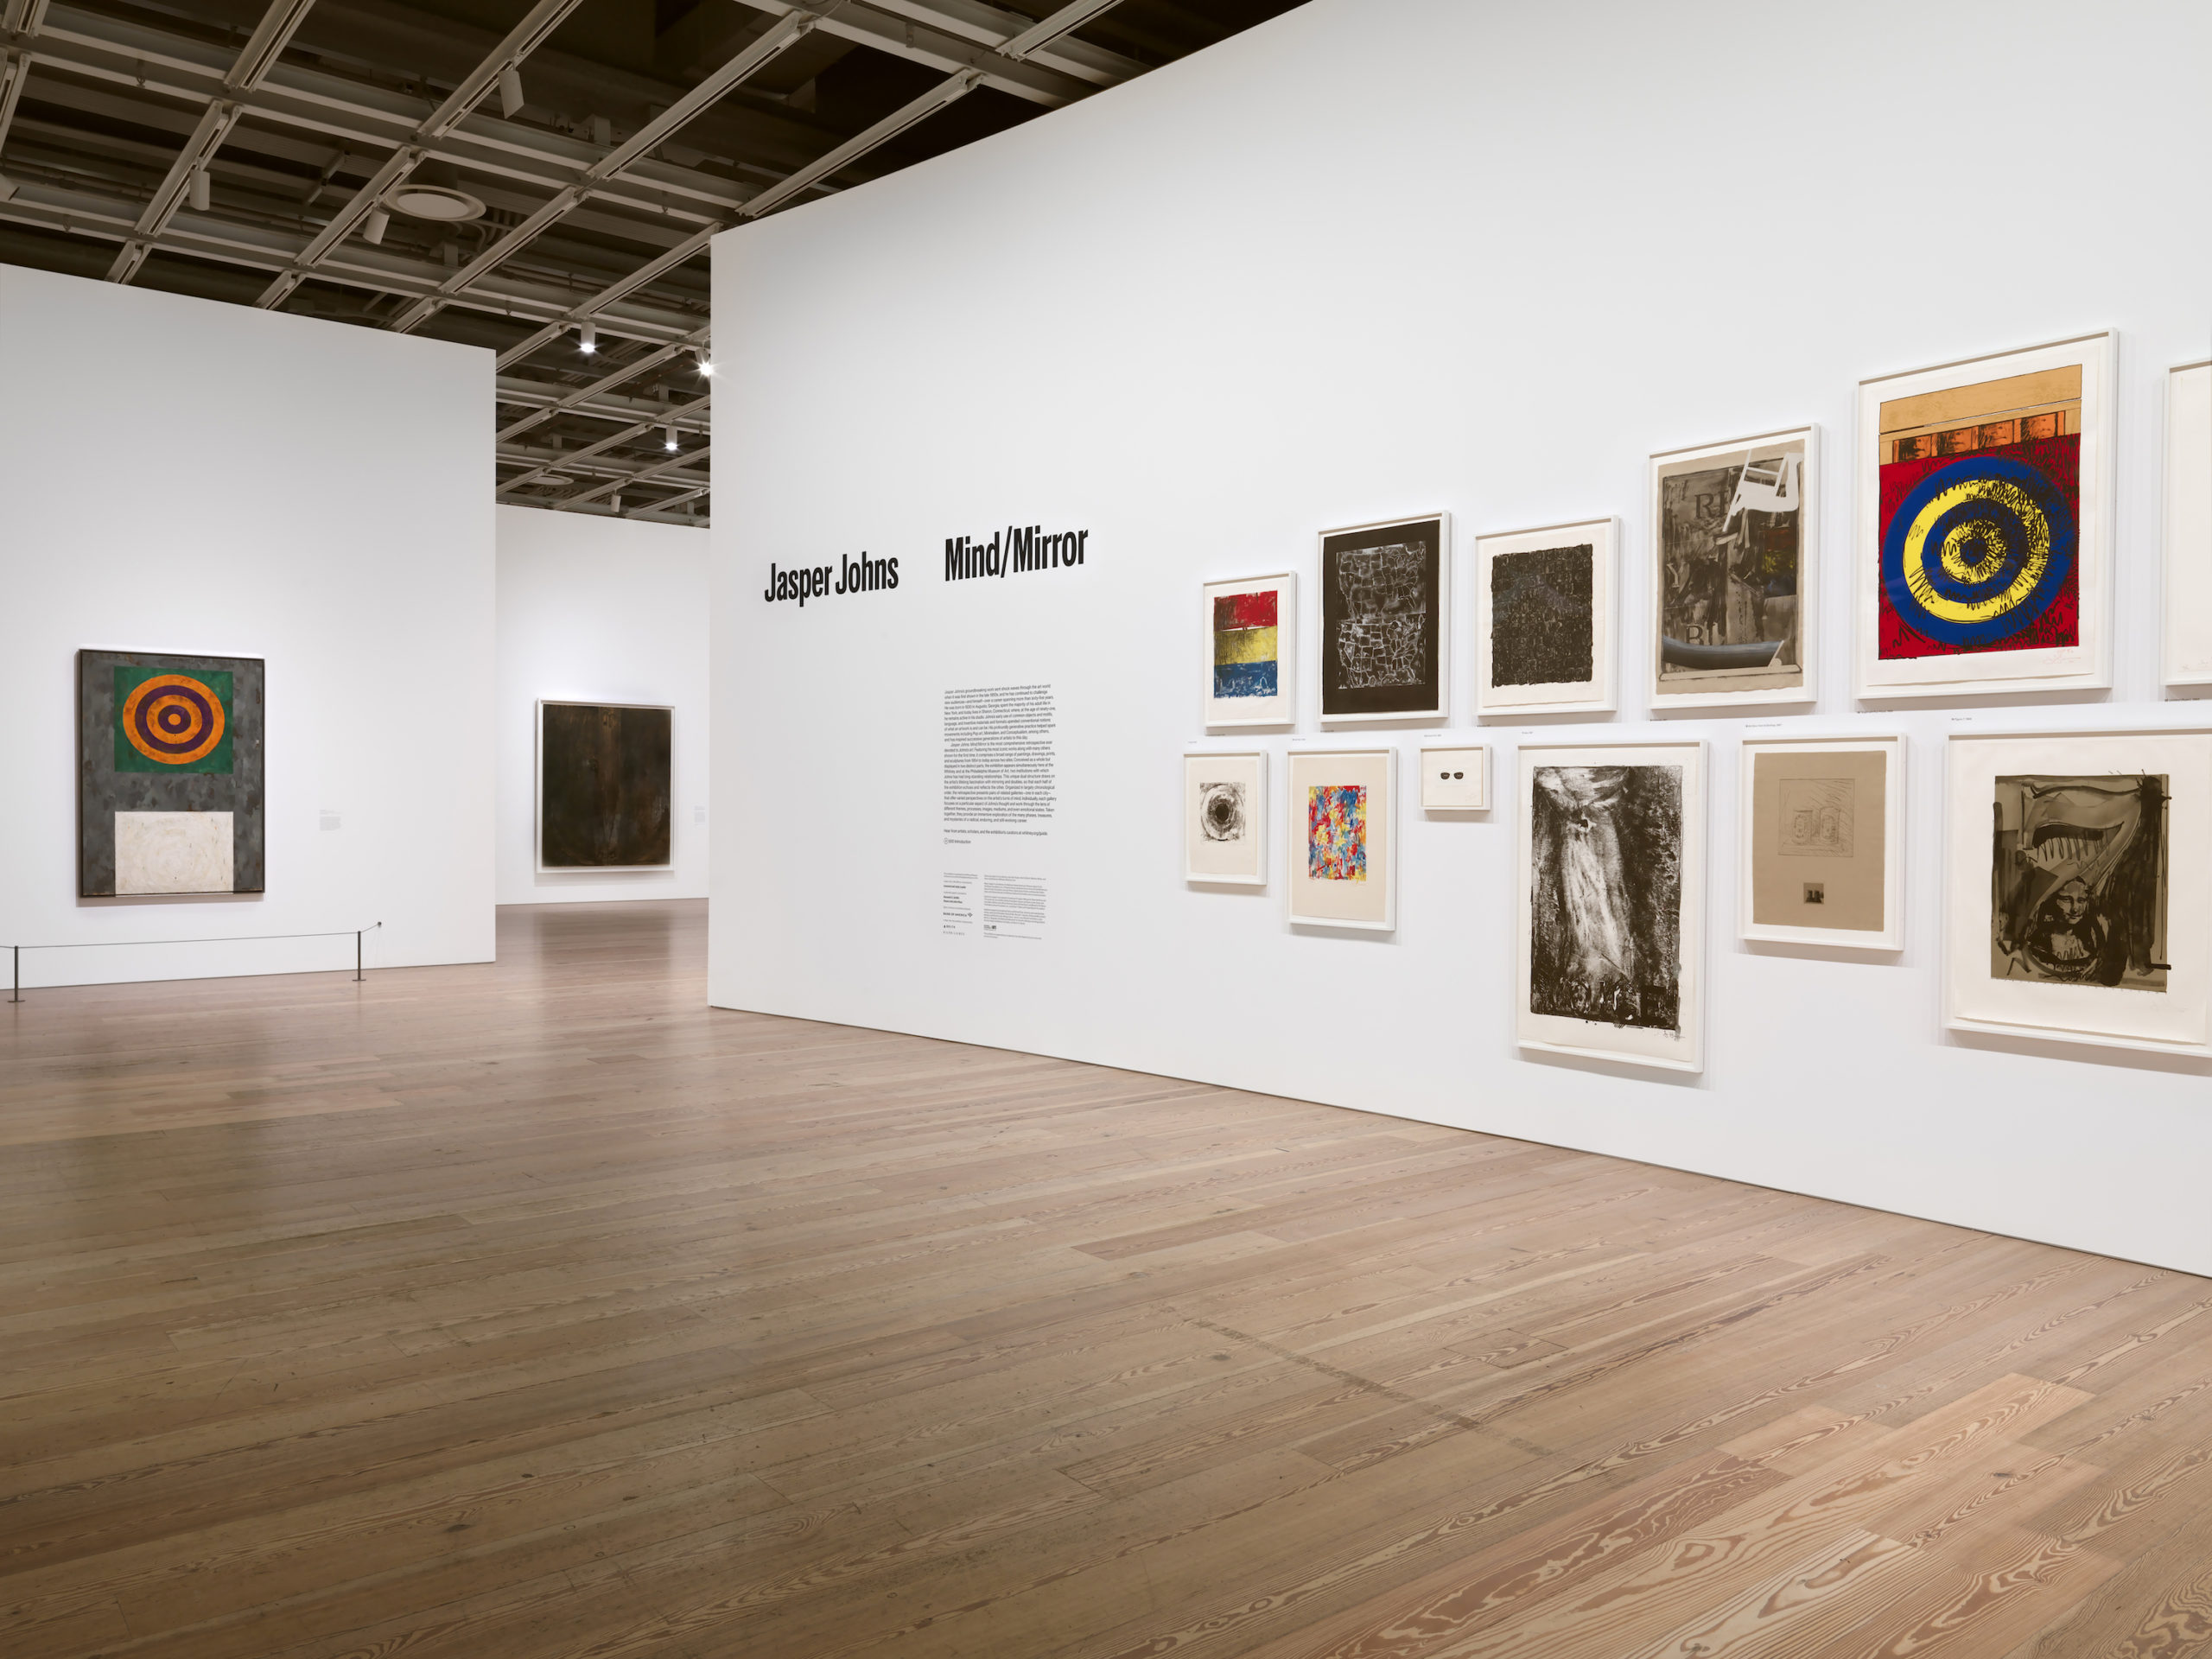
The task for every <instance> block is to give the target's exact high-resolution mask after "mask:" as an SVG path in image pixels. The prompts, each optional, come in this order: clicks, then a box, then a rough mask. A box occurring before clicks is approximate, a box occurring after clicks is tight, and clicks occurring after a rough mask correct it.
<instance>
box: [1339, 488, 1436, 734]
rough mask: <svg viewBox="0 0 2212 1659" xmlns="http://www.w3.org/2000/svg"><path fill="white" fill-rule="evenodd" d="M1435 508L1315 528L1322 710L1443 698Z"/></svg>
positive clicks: (1407, 709)
mask: <svg viewBox="0 0 2212 1659" xmlns="http://www.w3.org/2000/svg"><path fill="white" fill-rule="evenodd" d="M1444 535H1445V524H1444V521H1443V519H1441V518H1419V519H1409V520H1407V521H1404V522H1402V523H1399V524H1377V525H1369V526H1367V527H1366V528H1363V529H1359V530H1348V531H1335V532H1332V533H1331V534H1329V535H1325V536H1324V537H1322V538H1321V717H1322V718H1323V719H1324V720H1329V719H1358V718H1361V717H1367V718H1382V717H1386V716H1389V715H1434V714H1440V713H1441V712H1442V710H1443V708H1444V683H1443V668H1442V664H1443V661H1444V632H1443V629H1444V601H1445V594H1444Z"/></svg>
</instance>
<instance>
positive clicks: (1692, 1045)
mask: <svg viewBox="0 0 2212 1659" xmlns="http://www.w3.org/2000/svg"><path fill="white" fill-rule="evenodd" d="M1519 766H1520V785H1521V791H1520V806H1519V817H1520V833H1519V836H1518V841H1519V867H1518V873H1517V874H1516V887H1517V889H1518V900H1517V903H1516V909H1515V914H1516V930H1515V933H1514V939H1515V946H1516V951H1517V956H1518V959H1517V962H1516V968H1515V973H1514V983H1515V988H1516V1003H1515V1009H1514V1016H1515V1039H1516V1042H1517V1043H1518V1044H1519V1046H1521V1047H1522V1048H1523V1049H1527V1050H1531V1051H1535V1052H1543V1053H1549V1054H1562V1055H1572V1056H1575V1057H1578V1058H1586V1059H1598V1060H1611V1061H1616V1062H1618V1063H1621V1064H1624V1065H1642V1066H1650V1067H1653V1068H1655V1069H1658V1070H1662V1071H1679V1072H1690V1073H1695V1072H1700V1071H1704V1069H1705V1001H1706V985H1707V969H1706V926H1705V906H1706V858H1707V772H1708V769H1709V768H1708V756H1707V745H1706V741H1705V740H1704V739H1703V738H1691V739H1688V740H1662V739H1646V740H1641V741H1635V740H1631V741H1623V740H1621V739H1618V738H1611V739H1585V740H1578V741H1569V742H1560V743H1543V744H1530V745H1528V746H1525V747H1522V750H1521V751H1520V756H1519ZM1621 768H1636V769H1639V770H1641V769H1644V768H1659V769H1662V771H1663V770H1665V769H1668V768H1673V769H1675V770H1676V778H1675V787H1676V790H1677V794H1676V800H1677V802H1678V804H1679V822H1678V828H1677V831H1676V846H1675V853H1676V857H1675V871H1676V880H1675V893H1674V894H1673V896H1672V904H1673V912H1674V915H1675V941H1676V960H1675V964H1674V967H1675V976H1674V986H1673V992H1672V995H1673V996H1674V1007H1673V1009H1672V1018H1673V1020H1674V1024H1673V1025H1672V1026H1671V1027H1669V1026H1667V1025H1665V1024H1664V1023H1663V1019H1664V1017H1665V1016H1664V1015H1663V1014H1662V1015H1661V1016H1660V1017H1659V1018H1658V1019H1656V1020H1652V1022H1651V1023H1648V1024H1647V1023H1638V1022H1637V1021H1636V1016H1637V1014H1641V1015H1642V1016H1643V1018H1650V1015H1649V1001H1650V998H1651V996H1652V995H1653V994H1654V992H1655V990H1657V991H1659V992H1661V993H1662V994H1663V991H1664V983H1663V976H1660V975H1654V974H1650V973H1647V972H1645V971H1643V969H1642V968H1640V967H1639V969H1637V979H1636V981H1635V982H1634V983H1633V984H1630V983H1624V982H1621V981H1620V979H1619V977H1618V963H1619V959H1620V955H1621V952H1620V950H1619V945H1620V943H1621V941H1623V940H1625V941H1627V942H1628V943H1629V944H1630V945H1631V946H1633V945H1636V944H1638V943H1639V940H1638V938H1637V933H1636V931H1635V927H1634V924H1633V920H1632V918H1630V915H1629V913H1628V909H1629V906H1628V905H1627V901H1626V900H1624V899H1623V900H1618V901H1617V902H1616V904H1615V905H1614V906H1613V908H1614V909H1615V911H1616V913H1615V914H1613V915H1612V916H1611V920H1610V922H1609V921H1608V918H1606V917H1604V916H1597V917H1589V918H1586V919H1585V921H1584V922H1583V924H1582V925H1584V926H1586V927H1588V928H1591V929H1593V930H1603V931H1607V932H1608V933H1609V936H1610V938H1611V946H1612V952H1611V955H1610V956H1608V957H1605V959H1604V960H1605V965H1606V967H1607V969H1608V973H1609V974H1610V975H1611V976H1612V982H1611V983H1609V984H1604V985H1599V984H1598V983H1597V982H1594V981H1589V980H1585V981H1580V982H1576V983H1567V984H1563V983H1562V982H1561V981H1562V976H1561V975H1560V973H1559V972H1558V971H1557V965H1558V963H1559V960H1560V954H1561V953H1560V932H1561V928H1562V926H1563V925H1567V926H1571V925H1573V924H1572V923H1571V922H1568V921H1567V919H1566V917H1565V910H1566V908H1567V906H1566V904H1565V903H1564V902H1563V895H1564V894H1565V893H1567V892H1569V891H1572V892H1573V893H1577V894H1587V893H1590V892H1592V890H1593V888H1594V889H1595V890H1599V891H1603V892H1611V893H1618V891H1619V888H1618V885H1615V884H1617V883H1618V880H1620V875H1621V873H1624V872H1626V871H1630V870H1633V871H1635V872H1637V879H1638V880H1649V879H1650V878H1649V872H1650V871H1652V870H1654V869H1657V868H1662V865H1661V864H1660V863H1659V862H1658V861H1655V860H1653V859H1651V858H1649V856H1646V855H1643V853H1644V851H1645V849H1638V848H1635V847H1631V846H1630V845H1628V844H1626V843H1625V842H1624V840H1623V839H1622V831H1623V830H1624V829H1625V828H1626V827H1627V824H1628V823H1629V820H1628V819H1627V818H1625V817H1616V816H1615V815H1616V811H1617V809H1618V805H1619V803H1620V797H1619V795H1618V791H1619V790H1620V788H1621V787H1622V784H1623V780H1621V779H1619V778H1618V776H1615V777H1612V778H1610V779H1609V778H1608V777H1607V776H1606V774H1608V773H1611V772H1615V769H1621ZM1547 772H1559V773H1563V774H1566V776H1565V777H1564V778H1554V779H1547V778H1546V777H1545V776H1544V774H1546V773H1547ZM1593 774H1594V775H1593ZM1639 781H1641V780H1639ZM1562 786H1566V788H1567V791H1568V792H1567V793H1566V794H1564V795H1562V793H1561V790H1562ZM1608 791H1613V792H1612V793H1611V794H1610V795H1609V793H1608ZM1540 815H1542V816H1543V817H1545V819H1546V823H1545V824H1544V825H1543V826H1542V827H1541V828H1540V826H1539V823H1538V818H1539V817H1540ZM1578 816H1579V817H1580V824H1579V829H1580V834H1578V836H1576V837H1575V841H1576V850H1574V851H1573V854H1572V855H1573V856H1574V857H1576V858H1578V859H1583V860H1594V861H1595V863H1593V864H1592V868H1591V871H1589V872H1586V873H1585V874H1586V878H1587V879H1581V880H1578V879H1576V878H1575V874H1574V873H1573V872H1572V871H1567V870H1566V869H1565V868H1563V866H1564V863H1565V861H1566V859H1567V856H1568V855H1569V854H1568V852H1567V849H1566V843H1565V842H1563V841H1561V840H1560V839H1559V838H1558V837H1557V836H1555V834H1554V829H1555V827H1556V826H1557V825H1558V824H1559V823H1562V822H1572V821H1574V820H1575V819H1576V818H1577V817H1578ZM1598 819H1605V820H1606V822H1605V823H1604V824H1603V825H1599V824H1597V823H1594V822H1593V821H1594V820H1598ZM1593 829H1599V830H1601V831H1602V832H1601V833H1592V830H1593ZM1540 842H1544V843H1548V846H1549V847H1550V848H1551V849H1552V850H1550V851H1548V852H1546V853H1545V854H1543V856H1544V858H1545V859H1546V861H1547V869H1548V874H1547V875H1546V876H1544V877H1542V878H1540V877H1539V876H1538V874H1537V870H1536V864H1537V860H1538V857H1539V843H1540ZM1609 872H1610V874H1609ZM1540 885H1541V886H1543V887H1545V888H1546V889H1547V893H1546V896H1545V897H1544V899H1542V904H1543V908H1544V909H1545V911H1546V913H1547V918H1548V919H1547V920H1546V922H1545V923H1544V925H1543V927H1542V930H1541V931H1542V933H1543V936H1544V937H1543V938H1542V939H1541V940H1540V938H1539V926H1538V920H1537V913H1536V912H1537V910H1538V906H1539V894H1538V891H1537V889H1538V887H1539V886H1540ZM1657 908H1659V909H1661V910H1662V911H1663V908H1664V907H1663V906H1660V907H1657ZM1540 954H1541V956H1543V957H1544V958H1545V965H1544V967H1543V969H1541V970H1540V969H1538V967H1537V958H1538V957H1539V956H1540ZM1567 977H1571V976H1567ZM1540 985H1541V995H1539V988H1540ZM1571 1002H1581V1003H1584V1004H1586V1005H1592V1006H1602V1007H1608V1008H1610V1009H1611V1012H1613V1013H1616V1014H1618V1013H1620V1012H1623V1011H1624V1010H1630V1011H1632V1012H1631V1018H1630V1020H1615V1019H1611V1018H1600V1017H1591V1016H1589V1015H1586V1014H1576V1013H1571V1012H1561V1011H1560V1009H1561V1007H1564V1006H1565V1005H1567V1003H1571Z"/></svg>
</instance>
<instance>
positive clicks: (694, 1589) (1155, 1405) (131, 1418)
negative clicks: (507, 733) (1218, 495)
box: [0, 905, 2212, 1659]
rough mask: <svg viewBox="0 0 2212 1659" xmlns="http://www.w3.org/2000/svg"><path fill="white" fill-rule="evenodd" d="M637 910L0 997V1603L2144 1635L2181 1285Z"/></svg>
mask: <svg viewBox="0 0 2212 1659" xmlns="http://www.w3.org/2000/svg"><path fill="white" fill-rule="evenodd" d="M703 931H704V915H703V912H702V909H701V907H699V906H695V905H674V906H550V907H544V908H540V909H533V910H521V911H510V912H505V915H504V917H503V918H502V922H501V935H500V954H501V960H500V962H499V966H498V967H497V968H467V969H416V970H412V971H406V972H401V971H391V972H385V973H378V974H373V975H372V977H371V979H370V980H369V982H367V983H366V984H365V985H363V986H356V985H354V984H353V982H351V980H350V978H347V977H341V976H327V977H325V976H308V977H299V978H288V979H262V980H233V981H228V982H207V983H199V984H180V985H145V986H126V987H118V988H103V989H73V990H54V991H38V992H33V993H32V994H31V995H30V996H29V1000H28V1001H26V1002H25V1003H24V1004H23V1005H22V1006H21V1007H10V1008H8V1009H7V1011H6V1014H5V1017H4V1020H0V1141H4V1142H5V1144H6V1147H7V1153H6V1155H5V1157H4V1158H0V1388H4V1391H5V1392H4V1408H0V1654H4V1655H5V1656H7V1659H44V1656H81V1655H92V1654H132V1655H145V1656H164V1659H167V1656H177V1659H183V1656H195V1659H200V1656H207V1659H214V1656H221V1659H308V1656H317V1659H324V1656H327V1659H339V1656H352V1659H386V1656H390V1659H402V1656H404V1659H446V1656H454V1659H460V1656H467V1659H632V1656H639V1659H642V1656H652V1659H677V1656H689V1659H709V1656H713V1659H723V1656H747V1659H751V1656H760V1659H771V1656H772V1659H816V1656H829V1655H852V1654H869V1655H897V1656H901V1659H906V1656H950V1655H973V1656H992V1659H1030V1656H1047V1655H1052V1656H1071V1659H1072V1656H1086V1659H1109V1656H1111V1659H1136V1656H1169V1655H1173V1656H1178V1659H1182V1656H1198V1659H1215V1656H1225V1655H1231V1654H1236V1655H1246V1654H1256V1655H1265V1656H1268V1659H1321V1656H1335V1659H1381V1656H1402V1659H1414V1656H1420V1659H1445V1656H1452V1659H1472V1656H1478V1655H1479V1656H1509V1655H1510V1656H1528V1659H1630V1656H1643V1659H1657V1656H1703V1659H1715V1656H1728V1659H1747V1656H1753V1655H1760V1656H1804V1655H1819V1656H1828V1655H1834V1656H1842V1659H1872V1656H1878V1655H1888V1656H1900V1659H1902V1656H1920V1655H1943V1656H1981V1655H1987V1656H2018V1659H2028V1656H2042V1659H2101V1656H2121V1655H2127V1656H2136V1659H2145V1656H2152V1655H2158V1656H2181V1655H2189V1654H2200V1653H2202V1654H2212V1467H2208V1466H2207V1465H2212V1283H2207V1282H2206V1281H2201V1280H2195V1279H2191V1278H2189V1277H2187V1276H2186V1275H2183V1274H2174V1273H2166V1272H2158V1271H2154V1270H2152V1269H2148V1268H2141V1267H2138V1266H2133V1265H2131V1264H2129V1263H2126V1262H2113V1261H2107V1260H2104V1259H2101V1258H2099V1257H2095V1256H2089V1255H2077V1254H2074V1253H2072V1252H2069V1251H2065V1250H2059V1249H2049V1248H2046V1247H2044V1246H2039V1245H2033V1244H2024V1243H2018V1242H2015V1241H2012V1240H2008V1239H2002V1238H1993V1237H1988V1236H1983V1235H1980V1234H1976V1233H1972V1232H1967V1231H1963V1230H1959V1229H1955V1228H1948V1227H1940V1226H1935V1225H1931V1224H1926V1223H1922V1222H1914V1221H1905V1220H1900V1219H1898V1218H1897V1217H1893V1216H1886V1215H1879V1214H1874V1213H1871V1212H1868V1211H1858V1210H1852V1209H1848V1208H1846V1207H1844V1206H1842V1205H1832V1204H1822V1203H1817V1202H1815V1201H1812V1200H1809V1199H1805V1198H1794V1197H1790V1196H1788V1195H1786V1194H1783V1193H1778V1192H1764V1191H1760V1190H1758V1189H1755V1188H1751V1187H1745V1186H1738V1185H1732V1184H1731V1183H1729V1182H1726V1181H1718V1180H1709V1179H1703V1178H1700V1177H1697V1176H1691V1175H1684V1174H1678V1173H1673V1172H1670V1171H1667V1170H1662V1169H1653V1168H1649V1167H1645V1166H1639V1165H1634V1164H1625V1163H1620V1162H1617V1161H1614V1160H1609V1159H1605V1158H1600V1157H1593V1156H1589V1155H1586V1154H1578V1153H1568V1152H1561V1151H1559V1150H1556V1149H1554V1148H1552V1147H1542V1146H1535V1145H1532V1144H1529V1143H1527V1142H1523V1141H1503V1140H1497V1139H1492V1138H1491V1137H1487V1136H1484V1135H1468V1134H1463V1133H1459V1132H1457V1131H1452V1130H1446V1129H1439V1128H1427V1127H1422V1126H1421V1125H1417V1124H1412V1123H1407V1122H1398V1121H1395V1120H1393V1119H1389V1118H1383V1117H1373V1116H1362V1115H1359V1114H1357V1113H1352V1112H1346V1111H1338V1110H1333V1109H1327V1108H1323V1107H1317V1106H1310V1105H1303V1104H1300V1103H1294V1102H1290V1101H1282V1100H1274V1099H1267V1098H1262V1097H1258V1096H1250V1095H1242V1094H1236V1093H1233V1092H1230V1091H1227V1090H1219V1089H1213V1088H1206V1087H1202V1086H1198V1085H1195V1084H1184V1083H1177V1082H1173V1081H1169V1080H1166V1079H1162V1078H1158V1077H1141V1076H1135V1075H1132V1074H1129V1073H1126V1072H1116V1071H1103V1070H1100V1069H1098V1068H1096V1067H1090V1066H1084V1065H1070V1064H1066V1063H1064V1062H1059V1061H1052V1060H1042V1059H1035V1058H1027V1057H1025V1056H1022V1055H1020V1054H1013V1053H1005V1052H995V1051H991V1050H985V1049H974V1048H963V1047H958V1046H953V1045H950V1044H945V1043H934V1042H926V1041H922V1040H919V1039H912V1038H903V1037H893V1036H885V1035H881V1034H879V1033H870V1032H867V1031H859V1030H852V1029H847V1028H842V1027H827V1026H814V1025H806V1024H801V1023H798V1022H794V1021H790V1020H771V1019H765V1018H760V1017H756V1016H752V1015H747V1014H729V1013H710V1012H709V1011H707V1010H706V1009H705V1008H704V1007H702V997H703V994H704V986H703V975H702V969H703V954H704V952H703V938H702V936H703ZM1898 1155H1899V1156H1910V1148H1909V1147H1900V1148H1898Z"/></svg>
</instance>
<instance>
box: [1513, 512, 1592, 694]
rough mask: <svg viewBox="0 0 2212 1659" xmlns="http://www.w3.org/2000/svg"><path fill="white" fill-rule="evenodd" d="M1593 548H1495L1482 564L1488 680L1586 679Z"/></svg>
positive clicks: (1589, 657)
mask: <svg viewBox="0 0 2212 1659" xmlns="http://www.w3.org/2000/svg"><path fill="white" fill-rule="evenodd" d="M1596 557H1597V549H1596V548H1595V547H1594V546H1593V545H1592V543H1588V542H1584V543H1580V545H1578V546H1573V547H1544V548H1533V549H1531V550H1529V551H1527V552H1525V553H1500V554H1498V555H1497V556H1496V557H1494V558H1493V559H1491V566H1490V683H1491V684H1492V685H1494V686H1497V685H1560V684H1569V683H1582V682H1585V681H1587V680H1589V679H1590V678H1591V677H1592V673H1593V668H1592V656H1593V653H1594V651H1595V648H1596V644H1595V642H1596V634H1597V610H1596V583H1595V582H1594V581H1593V579H1592V571H1593V566H1594V563H1595V560H1596Z"/></svg>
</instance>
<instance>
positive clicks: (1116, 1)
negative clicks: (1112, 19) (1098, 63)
mask: <svg viewBox="0 0 2212 1659" xmlns="http://www.w3.org/2000/svg"><path fill="white" fill-rule="evenodd" d="M1121 3H1122V0H1074V3H1072V4H1071V5H1065V6H1062V7H1061V8H1060V9H1059V10H1058V11H1056V12H1054V13H1053V14H1052V16H1049V17H1047V18H1046V19H1044V20H1043V21H1042V22H1039V23H1036V24H1033V25H1032V26H1031V27H1030V28H1027V29H1023V30H1022V31H1021V33H1020V34H1019V35H1015V36H1014V38H1013V39H1012V40H1010V41H1007V42H1006V44H1005V45H1003V46H1001V47H1000V48H999V50H1000V51H1001V53H1003V54H1005V55H1006V56H1007V57H1009V58H1012V59H1013V60H1014V61H1015V62H1016V63H1020V62H1021V61H1023V60H1026V59H1028V58H1031V57H1033V56H1035V55H1036V54H1038V53H1039V52H1041V51H1043V50H1044V49H1045V48H1046V47H1048V46H1050V45H1051V44H1052V42H1053V41H1057V40H1058V39H1059V38H1060V36H1061V35H1065V34H1066V33H1067V32H1068V31H1069V30H1070V29H1081V28H1082V27H1083V26H1084V24H1085V23H1087V22H1090V21H1091V20H1092V19H1094V18H1096V17H1101V16H1104V15H1105V14H1106V13H1108V12H1109V11H1111V10H1114V8H1115V7H1116V6H1118V5H1120V4H1121Z"/></svg>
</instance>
